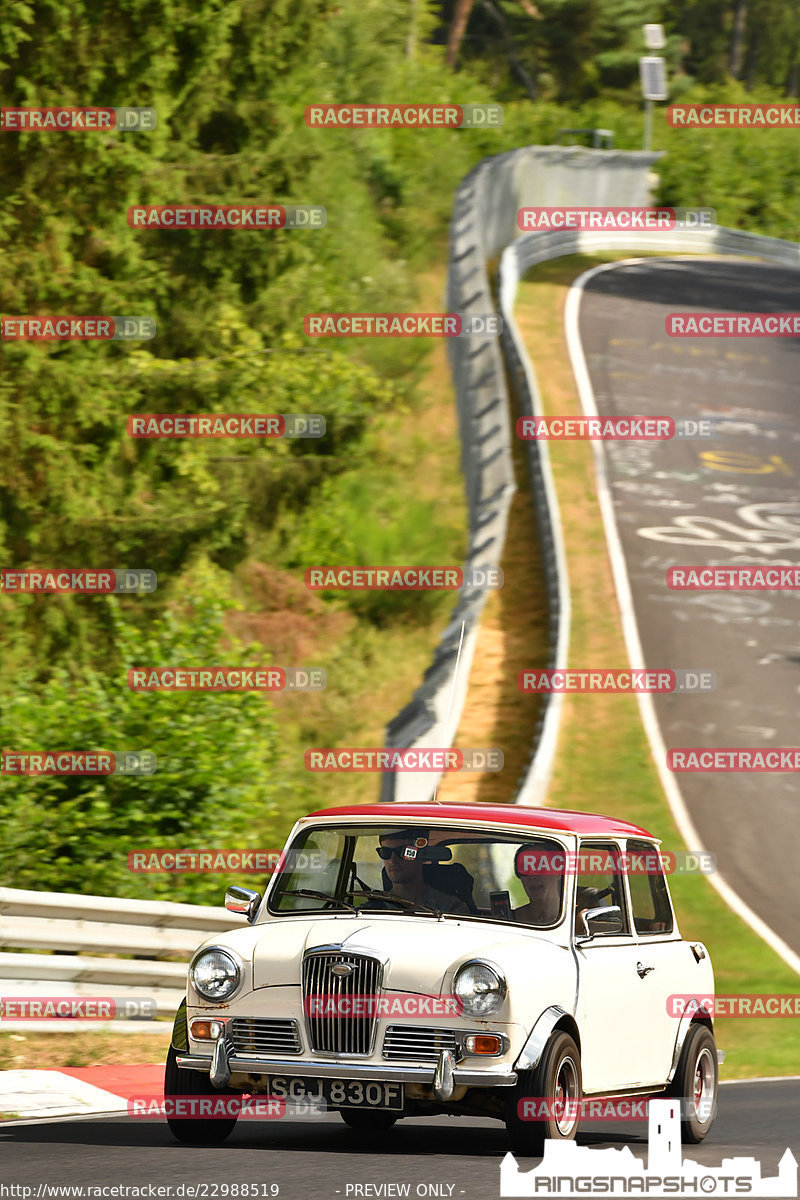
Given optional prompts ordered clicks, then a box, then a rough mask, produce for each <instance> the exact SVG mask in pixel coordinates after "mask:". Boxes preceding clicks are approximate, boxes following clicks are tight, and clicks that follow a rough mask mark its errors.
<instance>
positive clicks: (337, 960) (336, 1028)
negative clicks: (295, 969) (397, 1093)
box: [303, 950, 383, 1055]
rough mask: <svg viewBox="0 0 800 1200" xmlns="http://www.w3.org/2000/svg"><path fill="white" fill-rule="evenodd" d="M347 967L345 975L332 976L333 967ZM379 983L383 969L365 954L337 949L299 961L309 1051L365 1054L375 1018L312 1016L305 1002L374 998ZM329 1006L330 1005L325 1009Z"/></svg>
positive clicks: (368, 1047) (311, 955) (369, 1050)
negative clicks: (300, 963)
mask: <svg viewBox="0 0 800 1200" xmlns="http://www.w3.org/2000/svg"><path fill="white" fill-rule="evenodd" d="M337 966H347V967H349V968H350V973H349V974H348V975H342V974H338V975H337V974H335V973H334V971H333V968H334V967H337ZM382 980H383V967H382V966H381V964H380V962H379V961H378V959H377V958H372V957H370V956H369V955H367V954H347V953H346V952H343V951H340V950H336V951H333V950H323V951H312V952H311V953H309V954H307V955H306V957H305V959H304V961H303V1009H304V1012H305V1013H306V1018H305V1020H306V1029H307V1030H308V1036H309V1040H310V1043H311V1048H312V1050H314V1051H315V1052H316V1053H318V1054H364V1055H366V1054H369V1053H370V1052H371V1050H372V1042H373V1038H374V1034H375V1023H376V1020H377V1017H376V1016H374V1015H372V1016H357V1017H354V1016H343V1015H335V1016H334V1015H324V1014H323V1015H314V1014H313V1009H312V1007H310V1006H309V1003H308V1002H309V1001H310V1000H311V999H312V998H314V997H319V998H320V999H321V1000H322V1001H323V1002H329V1001H331V1000H332V1001H334V1002H335V1001H337V1000H339V999H341V998H342V997H349V996H359V997H364V996H376V995H378V993H379V992H380V989H381V983H382ZM329 1007H330V1006H329Z"/></svg>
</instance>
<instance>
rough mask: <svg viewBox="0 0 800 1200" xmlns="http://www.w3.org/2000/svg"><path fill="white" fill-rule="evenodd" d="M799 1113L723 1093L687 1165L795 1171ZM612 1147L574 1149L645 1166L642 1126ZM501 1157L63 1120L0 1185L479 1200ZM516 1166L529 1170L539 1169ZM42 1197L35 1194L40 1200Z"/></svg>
mask: <svg viewBox="0 0 800 1200" xmlns="http://www.w3.org/2000/svg"><path fill="white" fill-rule="evenodd" d="M799 1110H800V1078H797V1079H787V1080H779V1081H771V1082H765V1081H757V1082H749V1083H732V1084H727V1085H723V1087H722V1089H721V1092H720V1103H719V1113H718V1115H717V1119H716V1121H715V1123H714V1126H713V1128H712V1131H711V1133H710V1134H709V1136H708V1137H707V1138H706V1140H705V1141H704V1142H703V1143H702V1144H701V1145H700V1146H694V1147H685V1148H684V1157H686V1158H691V1159H693V1160H694V1161H696V1162H698V1163H702V1164H704V1165H706V1166H709V1167H717V1166H720V1165H721V1164H722V1160H723V1159H724V1158H726V1157H742V1156H744V1157H747V1156H754V1157H755V1158H756V1159H758V1160H759V1161H760V1163H761V1173H762V1175H763V1176H773V1175H775V1174H776V1172H777V1169H778V1162H779V1160H780V1158H781V1156H782V1155H783V1153H784V1151H785V1150H786V1148H787V1146H788V1147H790V1148H791V1149H792V1152H793V1153H794V1155H795V1157H796V1158H798V1159H800V1131H799V1130H798V1126H797V1112H798V1111H799ZM608 1138H609V1131H608V1126H606V1127H603V1126H602V1125H599V1124H597V1123H595V1124H591V1125H590V1124H587V1125H585V1126H582V1127H581V1132H580V1133H579V1135H578V1142H579V1144H581V1145H583V1146H588V1147H594V1148H600V1147H601V1146H605V1147H616V1148H617V1149H619V1148H621V1147H622V1146H623V1145H626V1144H627V1145H630V1147H631V1149H632V1150H633V1152H634V1153H635V1154H636V1155H637V1156H638V1157H640V1158H644V1157H645V1155H646V1153H647V1128H646V1126H645V1125H644V1123H637V1124H635V1125H623V1124H619V1125H617V1126H616V1127H615V1129H614V1140H613V1141H610V1140H608ZM505 1153H506V1145H505V1135H504V1131H503V1127H502V1125H500V1124H499V1122H493V1121H486V1122H483V1121H478V1120H473V1119H471V1118H464V1119H459V1118H453V1119H451V1120H447V1119H446V1118H445V1119H426V1120H423V1119H417V1120H412V1121H403V1122H401V1123H400V1124H399V1125H397V1126H395V1128H394V1129H393V1130H391V1131H390V1132H389V1133H388V1134H384V1135H383V1136H382V1137H381V1138H371V1139H369V1138H363V1137H362V1135H360V1134H357V1133H354V1132H353V1131H352V1130H350V1129H348V1128H346V1126H345V1125H344V1124H343V1123H342V1122H341V1120H340V1119H339V1118H338V1117H327V1116H326V1117H320V1118H316V1119H314V1120H313V1121H311V1120H303V1121H294V1122H293V1121H292V1120H291V1119H290V1118H287V1119H286V1120H283V1121H281V1122H280V1123H279V1124H278V1123H277V1122H276V1123H275V1124H273V1125H271V1126H270V1128H269V1129H268V1130H265V1129H264V1128H263V1126H262V1124H261V1123H260V1122H255V1121H249V1122H242V1123H240V1124H239V1126H238V1128H237V1129H236V1130H234V1132H233V1134H232V1135H231V1137H230V1138H229V1140H228V1141H227V1142H225V1143H223V1145H222V1146H219V1147H215V1148H205V1149H204V1148H201V1149H194V1148H191V1147H188V1146H180V1145H178V1144H177V1143H176V1142H174V1141H173V1140H172V1138H171V1136H170V1134H169V1132H168V1130H167V1129H166V1127H165V1126H164V1125H162V1124H161V1123H159V1122H152V1121H138V1120H131V1119H128V1118H117V1119H111V1120H108V1119H107V1120H84V1121H73V1120H70V1119H66V1120H63V1121H60V1120H56V1121H48V1122H47V1123H42V1124H38V1125H17V1126H8V1125H6V1126H1V1127H0V1183H3V1184H24V1185H27V1186H32V1187H33V1188H34V1191H33V1193H32V1197H36V1189H37V1187H38V1185H39V1184H40V1183H47V1184H62V1185H68V1184H83V1185H87V1184H93V1185H104V1184H108V1185H114V1184H130V1185H140V1186H141V1185H146V1184H170V1185H172V1186H173V1188H174V1187H175V1185H178V1184H181V1183H183V1184H187V1185H188V1184H207V1185H208V1190H207V1191H206V1192H205V1195H206V1196H208V1197H209V1200H214V1190H213V1185H215V1184H216V1185H219V1184H234V1183H240V1184H241V1183H262V1184H267V1185H269V1184H272V1183H275V1184H277V1185H278V1186H279V1189H280V1191H279V1193H278V1195H279V1197H280V1200H328V1198H330V1200H335V1198H336V1197H337V1196H341V1197H344V1198H346V1197H347V1196H348V1195H349V1196H351V1197H357V1196H361V1197H365V1196H372V1197H379V1196H381V1194H383V1195H384V1196H392V1195H394V1196H397V1195H399V1194H402V1193H398V1192H397V1191H388V1192H387V1191H386V1190H384V1191H383V1193H381V1192H380V1191H377V1190H373V1189H370V1190H369V1191H361V1192H356V1191H354V1190H352V1189H353V1188H354V1186H355V1185H359V1184H362V1185H366V1184H372V1185H373V1188H374V1187H376V1186H378V1185H381V1184H384V1185H385V1184H389V1183H392V1184H410V1185H411V1187H410V1191H409V1193H408V1194H409V1195H410V1196H412V1197H413V1196H417V1195H419V1196H423V1195H427V1196H438V1197H450V1196H452V1197H453V1198H454V1200H460V1197H462V1196H463V1197H466V1198H468V1200H484V1198H486V1197H496V1196H498V1195H499V1190H500V1161H501V1159H502V1158H503V1155H504V1154H505ZM520 1164H521V1165H522V1166H523V1168H524V1169H529V1168H531V1167H533V1166H534V1165H535V1160H534V1159H521V1160H520ZM348 1185H349V1186H350V1189H351V1190H350V1191H349V1192H348ZM433 1185H438V1188H439V1190H438V1191H435V1190H434V1189H433ZM451 1185H452V1191H451V1190H450V1186H451ZM418 1189H419V1190H418ZM230 1194H231V1193H228V1195H230ZM267 1194H268V1192H267ZM560 1194H561V1195H562V1196H563V1195H564V1194H565V1193H564V1192H562V1193H560ZM567 1194H568V1193H567ZM46 1195H47V1193H44V1192H42V1193H40V1195H39V1197H38V1200H46ZM76 1195H79V1193H76ZM172 1195H173V1196H179V1195H180V1193H178V1192H175V1191H173V1192H172ZM196 1195H201V1193H196ZM216 1195H217V1196H223V1195H224V1193H223V1192H222V1191H218V1192H217V1193H216Z"/></svg>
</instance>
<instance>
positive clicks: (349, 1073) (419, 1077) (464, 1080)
mask: <svg viewBox="0 0 800 1200" xmlns="http://www.w3.org/2000/svg"><path fill="white" fill-rule="evenodd" d="M218 1046H222V1043H218ZM215 1057H216V1055H215ZM225 1059H226V1064H225V1065H226V1067H227V1075H228V1078H230V1076H231V1075H235V1074H244V1075H250V1074H253V1075H291V1076H296V1077H300V1076H311V1077H313V1078H321V1079H374V1080H376V1081H377V1082H380V1081H382V1080H395V1081H397V1082H398V1083H424V1084H429V1085H430V1086H431V1087H433V1086H434V1084H435V1083H436V1076H437V1073H439V1072H440V1067H439V1064H438V1063H425V1064H424V1065H423V1066H403V1065H397V1064H396V1063H354V1062H348V1061H347V1060H346V1059H341V1060H337V1061H336V1062H331V1061H330V1060H326V1061H325V1062H317V1061H314V1060H309V1059H296V1058H291V1059H286V1058H247V1057H246V1056H244V1055H237V1054H230V1055H228V1054H226V1055H225ZM177 1063H178V1066H179V1067H183V1068H185V1069H186V1070H189V1071H205V1072H206V1074H208V1075H210V1074H211V1070H212V1064H213V1065H215V1066H218V1067H219V1068H222V1064H214V1059H213V1058H212V1056H211V1055H210V1054H209V1055H205V1054H179V1055H178V1057H177ZM224 1074H225V1070H224V1068H222V1069H221V1070H220V1075H219V1078H220V1080H222V1078H223V1076H224ZM516 1082H517V1074H516V1071H512V1070H510V1069H509V1068H508V1067H507V1066H503V1065H498V1066H497V1067H484V1068H483V1069H482V1070H480V1071H475V1070H470V1068H469V1067H458V1066H453V1067H452V1085H453V1086H454V1087H458V1086H459V1085H463V1086H465V1087H513V1086H514V1084H515V1083H516ZM217 1086H219V1087H224V1086H225V1082H219V1083H218V1084H217ZM440 1098H441V1099H444V1098H445V1097H444V1096H442V1097H440Z"/></svg>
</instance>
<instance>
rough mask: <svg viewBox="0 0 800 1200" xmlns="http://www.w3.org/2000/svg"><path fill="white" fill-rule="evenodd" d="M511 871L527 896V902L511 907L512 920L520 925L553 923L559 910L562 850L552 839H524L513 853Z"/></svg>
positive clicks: (562, 865)
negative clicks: (539, 840) (538, 840)
mask: <svg viewBox="0 0 800 1200" xmlns="http://www.w3.org/2000/svg"><path fill="white" fill-rule="evenodd" d="M552 856H555V857H552ZM514 874H515V875H516V877H517V879H519V881H520V883H521V884H522V886H523V888H524V889H525V895H526V896H527V897H528V903H527V904H523V905H522V907H521V908H515V909H514V920H515V921H519V922H521V923H522V924H523V925H553V924H555V922H556V921H557V920H558V915H559V913H560V912H561V892H562V885H563V878H564V851H563V850H561V849H560V848H555V847H554V846H553V843H552V842H528V844H527V845H525V846H520V848H519V850H518V851H517V853H516V854H515V855H514Z"/></svg>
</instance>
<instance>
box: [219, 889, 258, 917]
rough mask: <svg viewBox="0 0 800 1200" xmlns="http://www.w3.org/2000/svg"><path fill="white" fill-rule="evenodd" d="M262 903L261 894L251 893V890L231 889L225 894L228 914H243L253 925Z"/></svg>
mask: <svg viewBox="0 0 800 1200" xmlns="http://www.w3.org/2000/svg"><path fill="white" fill-rule="evenodd" d="M260 903H261V892H251V890H250V888H244V887H229V888H228V890H227V892H226V893H225V907H226V908H227V910H228V912H234V913H241V914H242V916H244V917H247V921H248V924H250V925H252V924H253V920H254V919H255V915H256V913H257V912H258V906H259V904H260Z"/></svg>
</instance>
